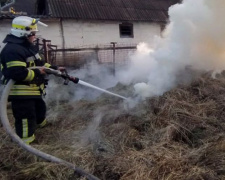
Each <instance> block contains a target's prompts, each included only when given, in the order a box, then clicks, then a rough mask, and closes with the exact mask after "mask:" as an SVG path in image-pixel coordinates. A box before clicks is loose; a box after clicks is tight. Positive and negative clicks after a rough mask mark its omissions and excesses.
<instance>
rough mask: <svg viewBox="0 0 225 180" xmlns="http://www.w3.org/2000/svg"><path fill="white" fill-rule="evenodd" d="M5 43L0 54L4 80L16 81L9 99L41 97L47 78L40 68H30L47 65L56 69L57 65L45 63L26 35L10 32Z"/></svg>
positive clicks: (5, 81)
mask: <svg viewBox="0 0 225 180" xmlns="http://www.w3.org/2000/svg"><path fill="white" fill-rule="evenodd" d="M3 43H7V44H6V45H5V47H4V48H3V50H2V52H1V55H0V57H1V70H2V74H3V76H4V80H3V81H4V83H7V81H8V80H9V79H13V80H15V81H16V82H15V85H14V86H13V88H12V89H11V91H10V94H9V100H11V99H21V98H23V99H24V98H25V99H29V98H41V95H42V94H43V93H44V87H45V85H44V83H45V78H44V76H43V75H42V74H40V71H39V70H38V69H28V68H29V67H35V66H45V67H51V68H54V69H56V68H57V67H54V66H51V65H50V64H48V63H45V62H44V61H43V60H42V59H41V57H40V55H39V54H38V51H37V48H36V47H35V46H34V45H33V44H31V43H30V42H29V41H28V40H27V39H26V38H25V37H23V38H18V37H16V36H14V35H11V34H9V35H7V36H6V38H5V39H4V41H3Z"/></svg>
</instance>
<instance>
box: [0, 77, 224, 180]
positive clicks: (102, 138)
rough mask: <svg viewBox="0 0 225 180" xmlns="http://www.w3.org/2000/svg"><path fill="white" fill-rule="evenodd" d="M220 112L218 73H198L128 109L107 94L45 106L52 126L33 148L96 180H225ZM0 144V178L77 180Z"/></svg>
mask: <svg viewBox="0 0 225 180" xmlns="http://www.w3.org/2000/svg"><path fill="white" fill-rule="evenodd" d="M126 88H129V87H124V86H122V85H118V87H114V88H113V91H114V92H122V90H123V92H122V93H124V92H125V91H126ZM129 93H131V91H130V89H129ZM120 94H121V93H120ZM124 95H125V94H124ZM224 109H225V76H224V75H223V74H221V75H220V76H218V77H217V79H212V78H211V76H210V75H209V74H204V75H202V76H201V77H199V78H197V79H196V80H195V81H193V82H192V83H191V84H189V85H186V86H180V87H177V88H176V89H173V90H171V91H169V92H167V93H165V94H164V95H163V96H161V97H156V98H151V99H147V100H146V101H145V102H142V103H140V104H138V105H137V106H136V107H134V108H133V109H130V110H126V108H125V109H124V106H123V104H122V102H121V100H119V99H117V98H114V97H109V96H107V95H103V96H101V97H100V98H98V99H97V100H96V101H95V102H89V101H84V100H81V101H79V102H74V103H71V102H70V103H69V102H60V103H59V106H57V107H56V106H54V105H53V104H49V117H48V119H49V121H50V122H51V123H52V125H49V126H48V127H46V128H43V129H39V130H37V133H36V136H37V140H38V144H34V145H33V146H34V147H35V148H37V149H40V150H42V151H44V152H47V153H50V154H52V155H54V156H56V157H59V158H62V159H64V160H67V161H69V162H72V163H73V164H75V165H76V166H79V167H82V168H83V169H85V170H86V171H88V172H90V173H92V174H94V175H95V176H97V177H99V178H100V179H102V180H131V179H132V180H207V179H208V180H224V179H225V155H224V154H225V111H224ZM10 117H11V116H10ZM0 138H1V142H0V154H1V156H0V179H3V180H11V179H14V180H28V179H29V180H31V179H32V180H36V179H38V180H42V179H43V180H53V179H54V180H64V179H65V180H66V179H82V178H75V177H73V176H72V174H73V172H72V171H71V170H70V169H67V168H65V167H63V166H60V165H57V164H53V163H49V162H45V161H44V160H42V159H40V158H37V157H35V156H33V155H31V154H29V153H28V152H25V151H23V150H22V149H20V148H19V147H18V146H17V145H16V144H15V143H13V142H11V141H10V139H9V137H8V136H7V135H6V133H5V131H4V130H3V128H1V130H0Z"/></svg>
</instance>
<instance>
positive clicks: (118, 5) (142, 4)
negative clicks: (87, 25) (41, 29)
mask: <svg viewBox="0 0 225 180" xmlns="http://www.w3.org/2000/svg"><path fill="white" fill-rule="evenodd" d="M40 2H41V3H42V5H43V3H44V4H47V6H45V9H44V10H43V12H44V14H42V15H40V14H39V15H38V16H41V17H42V18H44V17H45V18H48V17H53V18H70V19H81V20H114V21H118V20H119V21H152V22H165V21H166V20H167V17H168V8H169V7H170V6H171V5H173V4H175V3H177V2H180V0H16V2H15V4H14V5H12V7H14V8H15V10H16V12H26V13H27V15H29V16H32V17H37V12H38V11H40V6H38V3H40ZM37 8H38V10H37ZM9 15H10V14H9ZM0 16H1V17H4V16H5V15H3V14H0ZM10 16H11V17H13V16H15V15H13V14H11V15H10Z"/></svg>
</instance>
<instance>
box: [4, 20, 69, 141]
mask: <svg viewBox="0 0 225 180" xmlns="http://www.w3.org/2000/svg"><path fill="white" fill-rule="evenodd" d="M37 24H41V25H45V24H44V23H41V22H38V20H37V19H34V18H31V17H27V16H19V17H16V18H14V19H13V21H12V28H11V33H10V34H8V35H7V36H6V37H5V39H4V41H3V43H6V45H5V46H4V48H3V49H2V51H1V54H0V58H1V71H2V74H3V78H2V79H3V80H2V81H3V83H4V84H6V83H7V82H8V81H9V80H10V79H13V80H14V81H15V84H14V86H13V87H12V89H11V91H10V94H9V101H10V102H11V105H12V111H13V116H14V118H15V129H16V133H17V135H18V136H19V137H20V138H21V139H22V140H23V141H24V142H25V143H26V144H30V143H31V142H33V141H34V140H35V134H34V133H35V130H36V128H37V127H43V126H45V125H46V123H47V121H46V119H45V118H46V104H45V102H44V100H43V99H42V97H43V95H44V94H45V86H46V79H45V77H46V73H45V69H44V67H49V68H53V69H58V70H60V71H63V70H64V69H65V68H64V67H59V68H58V67H57V66H51V65H50V64H48V63H45V62H44V60H42V58H41V57H40V55H39V54H38V50H37V48H36V46H35V45H34V44H33V42H34V41H35V35H36V32H37V31H38V29H37ZM46 26H47V25H46ZM35 66H39V67H40V66H41V68H39V69H35ZM31 67H33V68H31Z"/></svg>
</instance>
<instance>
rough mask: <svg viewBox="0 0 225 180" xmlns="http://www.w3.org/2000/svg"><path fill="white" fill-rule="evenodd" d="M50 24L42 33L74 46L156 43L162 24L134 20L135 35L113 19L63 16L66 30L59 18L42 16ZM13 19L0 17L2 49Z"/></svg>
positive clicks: (50, 38)
mask: <svg viewBox="0 0 225 180" xmlns="http://www.w3.org/2000/svg"><path fill="white" fill-rule="evenodd" d="M41 21H42V22H44V23H46V24H48V27H47V28H46V27H43V26H40V25H39V26H38V28H39V33H38V37H42V38H45V39H47V40H51V42H52V44H53V45H57V46H58V48H62V47H63V35H64V40H65V48H73V47H77V46H84V45H97V44H110V42H117V43H126V44H137V43H139V42H148V43H150V44H151V43H152V41H153V37H154V36H155V35H158V36H160V33H161V29H160V25H159V24H156V23H148V22H133V31H134V32H133V33H134V37H133V38H120V33H119V24H120V23H121V22H112V21H94V22H90V21H79V20H63V23H62V24H63V34H62V29H61V25H60V21H59V19H54V20H46V19H43V20H41ZM11 22H12V20H10V19H9V20H8V19H4V20H0V46H1V47H0V51H1V49H2V47H3V46H4V45H3V43H2V40H3V39H4V38H5V36H6V35H7V34H8V33H9V32H10V29H11Z"/></svg>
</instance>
